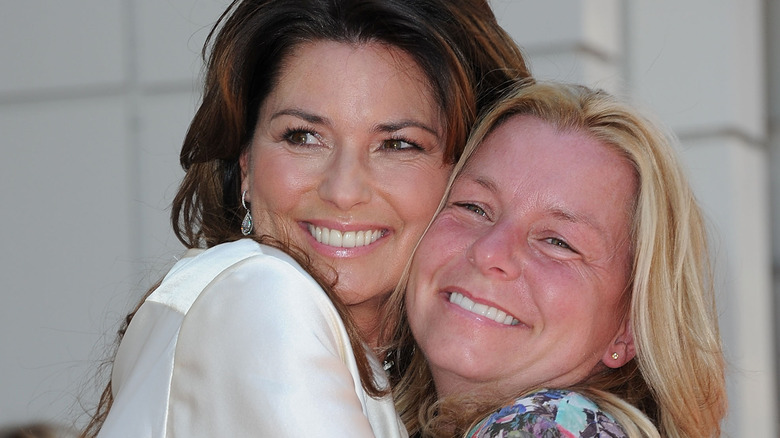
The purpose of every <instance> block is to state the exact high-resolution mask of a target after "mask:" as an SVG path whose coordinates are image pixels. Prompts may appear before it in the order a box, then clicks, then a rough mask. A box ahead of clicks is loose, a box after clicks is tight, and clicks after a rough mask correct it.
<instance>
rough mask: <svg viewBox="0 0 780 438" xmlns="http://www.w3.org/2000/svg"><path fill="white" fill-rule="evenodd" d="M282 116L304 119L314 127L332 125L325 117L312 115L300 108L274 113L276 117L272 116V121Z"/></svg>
mask: <svg viewBox="0 0 780 438" xmlns="http://www.w3.org/2000/svg"><path fill="white" fill-rule="evenodd" d="M282 116H293V117H297V118H299V119H303V120H305V121H307V122H309V123H311V124H314V125H327V126H330V125H331V123H330V120H328V119H326V118H325V117H322V116H318V115H316V114H312V113H309V112H306V111H304V110H302V109H298V108H288V109H283V110H280V111H277V112H275V113H274V115H272V116H271V120H274V119H276V118H279V117H282Z"/></svg>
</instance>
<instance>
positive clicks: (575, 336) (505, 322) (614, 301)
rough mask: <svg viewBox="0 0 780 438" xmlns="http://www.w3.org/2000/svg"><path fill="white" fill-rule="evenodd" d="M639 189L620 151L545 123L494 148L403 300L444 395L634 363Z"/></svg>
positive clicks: (484, 148)
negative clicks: (629, 297) (629, 291)
mask: <svg viewBox="0 0 780 438" xmlns="http://www.w3.org/2000/svg"><path fill="white" fill-rule="evenodd" d="M636 187H637V182H636V178H635V175H634V172H633V169H632V167H631V165H630V163H629V162H628V161H627V160H626V159H625V158H623V157H621V156H619V155H618V154H617V153H616V152H615V151H614V150H612V149H610V148H608V147H606V146H605V145H603V144H602V143H600V142H599V141H597V140H595V139H594V138H592V137H590V136H588V135H586V134H584V133H581V132H576V131H575V132H558V131H556V130H555V129H554V128H553V127H552V126H551V125H549V124H547V123H546V122H543V121H542V120H540V119H538V118H534V117H530V116H514V117H512V118H510V119H509V120H507V121H505V122H504V123H503V124H501V125H500V126H499V127H498V128H496V130H495V131H494V132H493V133H491V134H490V135H489V136H488V137H487V138H486V139H485V141H484V143H483V144H482V145H481V146H480V148H479V149H478V151H477V152H476V154H475V155H474V156H473V157H472V159H471V161H470V162H469V164H468V165H467V166H466V168H465V169H464V171H463V172H462V173H461V175H460V176H459V177H458V179H457V181H456V182H455V184H454V186H453V188H452V191H451V194H450V197H449V199H448V202H447V205H446V207H445V209H444V210H443V211H442V212H441V213H440V215H439V216H438V217H437V219H436V221H435V222H434V224H433V225H432V227H431V229H430V230H428V232H427V234H426V235H425V237H424V238H423V241H422V242H421V244H420V247H419V248H418V250H417V253H416V256H415V259H414V263H413V265H412V270H411V273H410V279H409V287H408V290H407V295H406V303H407V311H408V318H409V323H410V326H411V328H412V332H413V334H414V336H415V339H416V340H417V342H418V344H419V346H420V348H421V349H422V351H423V352H424V353H425V356H426V358H427V359H428V361H429V364H430V367H431V370H432V372H433V375H434V379H435V383H436V387H437V391H438V392H439V395H440V396H444V395H448V394H452V393H463V392H470V393H472V394H474V393H484V392H486V391H491V392H492V394H493V395H497V394H503V395H511V394H517V393H518V392H522V391H525V390H528V389H532V388H535V387H544V386H548V387H563V386H568V385H571V384H574V383H578V382H580V381H582V380H583V379H585V378H586V377H588V376H590V375H591V374H592V373H593V372H594V371H595V370H597V369H599V367H601V366H604V365H606V366H610V367H616V366H620V365H622V364H624V363H625V362H626V361H628V360H630V358H632V357H633V346H632V345H631V344H632V340H631V336H630V331H629V330H628V329H627V321H626V311H625V307H624V304H625V301H624V298H625V297H624V291H625V290H626V288H627V286H628V283H629V273H630V264H631V259H630V243H629V235H630V232H629V230H630V218H631V208H632V206H633V199H634V196H635V192H636ZM615 352H618V353H619V354H618V359H615V358H613V357H612V354H613V353H615ZM496 391H498V392H496Z"/></svg>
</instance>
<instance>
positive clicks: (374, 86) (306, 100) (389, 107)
mask: <svg viewBox="0 0 780 438" xmlns="http://www.w3.org/2000/svg"><path fill="white" fill-rule="evenodd" d="M431 90H432V89H431V86H430V82H429V81H428V79H427V77H426V76H425V74H424V73H423V72H422V70H421V69H420V68H419V66H418V65H417V63H416V62H415V61H414V59H413V58H412V57H411V56H410V55H409V54H408V53H406V52H404V51H402V50H400V49H397V48H394V47H390V46H387V45H384V44H381V43H376V42H370V43H358V44H353V43H343V42H335V41H330V40H319V41H314V42H306V43H302V44H300V45H298V46H297V47H296V48H295V49H294V51H293V52H291V53H290V54H288V55H287V56H286V57H285V60H284V62H283V64H282V66H281V70H280V72H279V74H278V76H277V78H276V81H275V84H274V87H273V89H272V90H271V93H270V94H269V96H268V98H267V99H266V100H265V102H264V103H263V108H261V111H262V110H265V111H266V112H267V111H268V110H271V111H273V110H274V109H275V108H277V107H280V106H289V105H294V106H299V107H302V108H306V109H307V110H312V111H315V112H318V113H322V114H328V113H330V114H340V115H342V116H345V115H348V116H350V117H364V118H371V117H389V118H412V119H426V120H430V119H439V120H431V121H432V122H440V121H441V114H440V113H441V108H440V105H439V104H438V100H437V99H435V98H434V96H433V94H432V92H431Z"/></svg>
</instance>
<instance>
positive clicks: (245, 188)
mask: <svg viewBox="0 0 780 438" xmlns="http://www.w3.org/2000/svg"><path fill="white" fill-rule="evenodd" d="M250 149H251V146H249V147H247V148H246V149H244V151H243V152H241V155H240V156H239V157H238V166H239V167H240V168H241V191H242V192H249V193H247V194H250V193H252V191H251V190H249V187H250V186H251V184H250V181H249V180H250V179H251V167H252V157H251V152H250Z"/></svg>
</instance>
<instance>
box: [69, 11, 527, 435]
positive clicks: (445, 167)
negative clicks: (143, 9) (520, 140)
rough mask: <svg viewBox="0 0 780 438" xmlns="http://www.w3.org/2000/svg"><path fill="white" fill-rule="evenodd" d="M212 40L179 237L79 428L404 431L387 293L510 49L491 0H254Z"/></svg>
mask: <svg viewBox="0 0 780 438" xmlns="http://www.w3.org/2000/svg"><path fill="white" fill-rule="evenodd" d="M204 57H205V58H206V64H207V71H206V77H205V84H204V93H203V101H202V103H201V105H200V108H199V109H198V111H197V113H196V115H195V117H194V119H193V121H192V123H191V125H190V129H189V131H188V133H187V136H186V138H185V141H184V145H183V147H182V152H181V163H182V166H183V167H184V169H185V171H186V175H185V177H184V180H183V181H182V184H181V186H180V189H179V191H178V193H177V195H176V197H175V199H174V202H173V211H172V222H173V228H174V232H175V234H176V235H177V236H178V237H179V239H180V240H181V241H182V242H183V243H184V244H185V245H186V246H187V248H189V251H188V252H187V253H186V254H185V256H184V257H183V258H182V259H181V260H180V261H179V262H178V263H177V264H176V265H175V266H174V267H173V268H172V269H171V271H170V272H169V273H168V274H167V275H166V276H165V278H164V279H163V280H162V281H161V282H160V284H159V285H158V286H156V287H155V288H153V289H152V290H151V291H150V293H149V295H148V296H147V297H146V298H145V300H144V302H143V303H142V304H140V305H139V307H138V308H137V309H136V310H135V311H134V312H133V313H131V314H130V315H129V316H128V318H127V321H128V325H127V326H126V329H124V330H123V331H122V334H121V335H122V339H121V342H120V346H119V349H118V351H117V355H116V358H115V360H114V363H113V370H112V381H111V383H110V384H109V386H108V387H107V388H106V390H105V391H104V394H103V397H102V399H101V403H100V406H99V409H98V411H97V414H96V415H95V416H94V418H93V421H92V423H91V424H90V426H89V428H88V429H87V431H85V433H84V436H95V435H96V434H97V433H99V434H100V436H133V437H137V436H172V435H179V436H187V437H190V436H248V435H252V436H268V435H274V436H279V435H292V434H295V435H298V434H301V433H304V434H306V435H317V436H371V435H374V434H375V435H377V436H405V435H406V431H405V429H404V427H403V425H402V424H400V422H399V420H398V417H397V415H396V414H395V410H394V408H393V404H392V401H391V400H390V399H389V397H388V396H387V393H388V389H387V384H386V379H385V376H384V372H383V371H382V369H381V366H380V365H379V363H378V361H377V360H376V358H375V357H374V356H373V354H372V352H371V351H370V350H371V348H376V347H380V346H378V345H377V326H378V323H379V320H380V319H381V317H382V315H381V314H380V308H381V304H382V303H383V301H384V300H385V299H386V298H387V297H388V296H389V294H390V292H391V291H392V289H393V288H394V286H395V285H396V283H397V281H398V279H399V278H400V276H401V272H402V270H403V266H404V264H405V262H406V260H407V259H408V257H409V256H410V254H411V251H412V248H413V246H414V244H415V243H416V242H417V240H418V238H419V236H420V235H421V234H422V232H423V230H424V228H425V227H426V226H427V224H428V222H429V221H430V218H431V217H432V216H433V213H434V211H435V209H436V206H437V204H438V201H439V199H440V198H441V195H442V194H443V192H444V188H445V185H446V181H447V179H448V176H449V173H450V171H451V168H452V165H453V163H454V162H455V161H456V160H457V159H458V157H459V156H460V153H461V151H462V146H463V144H464V143H465V139H466V137H467V134H468V129H469V127H470V126H471V124H472V123H473V121H474V119H475V117H476V114H477V113H478V112H479V111H481V110H482V109H483V108H485V107H487V106H488V105H490V104H491V103H492V102H493V101H495V100H496V99H497V97H498V96H499V95H500V94H501V93H502V91H503V87H504V85H505V84H507V83H509V82H510V80H511V79H514V78H516V77H518V76H520V77H525V76H528V72H527V70H526V68H525V65H524V62H523V58H522V56H521V53H520V51H519V49H518V48H517V47H516V46H515V45H514V42H513V41H512V40H511V38H509V37H508V36H507V34H506V33H505V32H504V31H503V30H502V29H501V28H500V27H499V26H498V24H497V23H496V20H495V17H494V16H493V13H492V11H491V10H490V8H489V6H488V4H487V3H486V2H485V1H479V0H477V1H475V0H449V1H446V0H414V1H413V0H369V1H366V0H364V1H356V0H280V1H271V0H265V1H261V0H254V1H249V0H246V1H235V2H233V3H232V4H231V5H230V6H229V7H228V9H227V10H226V11H225V13H224V14H223V15H222V17H221V18H220V20H219V21H218V23H217V25H216V26H215V27H214V30H213V31H212V33H211V34H210V36H209V39H208V41H207V43H206V48H204Z"/></svg>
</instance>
